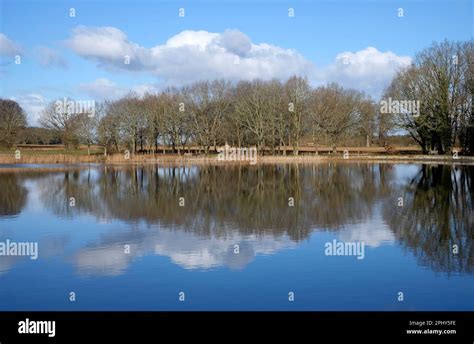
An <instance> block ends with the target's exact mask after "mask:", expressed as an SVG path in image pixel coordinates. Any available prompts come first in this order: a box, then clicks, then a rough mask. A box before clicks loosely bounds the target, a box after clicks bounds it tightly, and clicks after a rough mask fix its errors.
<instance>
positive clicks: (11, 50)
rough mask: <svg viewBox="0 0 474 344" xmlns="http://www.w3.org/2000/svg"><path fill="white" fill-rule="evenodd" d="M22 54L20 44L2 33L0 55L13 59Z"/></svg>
mask: <svg viewBox="0 0 474 344" xmlns="http://www.w3.org/2000/svg"><path fill="white" fill-rule="evenodd" d="M19 53H20V47H19V46H18V44H16V43H15V42H13V41H12V40H11V39H9V38H8V37H7V36H6V35H5V34H3V33H1V32H0V55H4V56H9V57H13V56H15V55H17V54H19Z"/></svg>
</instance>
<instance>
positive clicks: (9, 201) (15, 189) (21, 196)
mask: <svg viewBox="0 0 474 344" xmlns="http://www.w3.org/2000/svg"><path fill="white" fill-rule="evenodd" d="M0 190H1V191H0V217H1V216H14V215H17V214H19V213H20V212H21V210H22V209H23V207H24V206H25V204H26V198H27V196H28V190H27V189H26V188H25V187H24V186H23V185H22V183H21V179H20V178H19V176H18V175H16V174H14V173H5V174H1V175H0Z"/></svg>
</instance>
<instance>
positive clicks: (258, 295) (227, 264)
mask: <svg viewBox="0 0 474 344" xmlns="http://www.w3.org/2000/svg"><path fill="white" fill-rule="evenodd" d="M71 197H73V198H74V199H73V200H72V199H71ZM400 197H401V199H400ZM400 201H401V202H402V203H403V204H402V205H401V203H400ZM183 202H184V203H183ZM71 205H73V206H71ZM291 205H293V206H291ZM473 239H474V167H472V166H471V167H467V166H457V167H453V166H442V165H415V164H399V165H398V164H366V163H361V164H357V163H351V164H342V163H341V164H321V165H314V166H312V165H299V166H298V165H266V166H199V167H185V168H184V167H183V168H179V167H175V168H173V167H156V166H146V167H138V168H134V167H115V168H111V167H104V166H91V167H87V166H82V167H78V166H75V167H69V168H65V169H63V170H60V171H59V170H58V171H51V170H46V171H45V170H42V169H39V168H36V167H34V166H23V167H19V168H18V169H17V170H16V171H15V172H13V171H12V168H11V167H8V168H5V167H4V168H3V171H2V168H0V242H7V240H10V241H11V242H37V243H38V259H36V260H34V259H31V257H18V256H12V255H10V256H0V309H1V310H474V247H473V243H474V240H473ZM333 240H336V243H338V242H341V243H358V244H359V245H361V244H363V245H364V246H363V248H364V255H363V257H362V256H360V255H359V256H355V255H353V254H346V255H337V256H336V255H327V254H326V253H327V252H326V247H327V243H333V242H334V241H333ZM453 245H457V249H458V250H457V252H456V253H454V251H453V248H454V246H453ZM345 252H346V251H345ZM346 253H347V252H346ZM353 253H354V252H353ZM361 258H363V259H361ZM70 292H74V293H75V296H76V300H75V301H74V302H71V301H70V295H71V294H70ZM180 292H184V293H185V295H184V297H185V301H184V302H181V301H180V300H179V293H180ZM290 292H293V293H294V301H292V302H290V301H289V293H290ZM399 292H402V293H403V301H399V300H398V298H399V296H400V294H399ZM181 296H182V295H181Z"/></svg>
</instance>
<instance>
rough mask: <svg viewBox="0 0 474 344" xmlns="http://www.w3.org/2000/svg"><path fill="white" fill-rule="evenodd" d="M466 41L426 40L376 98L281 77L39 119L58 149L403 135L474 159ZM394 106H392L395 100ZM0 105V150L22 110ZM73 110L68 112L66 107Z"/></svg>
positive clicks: (48, 111)
mask: <svg viewBox="0 0 474 344" xmlns="http://www.w3.org/2000/svg"><path fill="white" fill-rule="evenodd" d="M473 91H474V81H473V41H467V42H450V41H444V42H442V43H434V44H433V45H431V46H430V47H429V48H427V49H425V50H423V51H422V52H420V53H419V54H417V55H416V56H415V58H414V60H413V62H412V64H411V65H410V66H409V67H408V68H405V69H402V70H400V71H398V73H397V74H396V75H395V77H394V79H393V80H392V82H391V84H390V85H389V86H388V87H387V89H386V90H385V91H384V93H383V95H382V98H381V99H380V100H379V101H378V102H377V101H375V100H374V99H373V98H372V97H370V96H368V95H367V94H365V93H364V92H362V91H359V90H355V89H347V88H344V87H342V86H340V85H338V84H337V83H330V84H326V85H322V86H319V87H311V86H310V84H309V82H308V80H307V79H306V78H303V77H300V76H293V77H291V78H289V79H288V80H286V81H280V80H269V81H268V80H267V81H265V80H259V79H256V80H253V81H240V82H230V81H226V80H211V81H200V82H196V83H193V84H190V85H186V86H182V87H179V88H177V87H169V88H167V89H165V90H162V91H161V92H158V93H149V94H145V95H144V96H141V97H140V96H138V95H136V94H133V93H129V94H128V95H126V96H124V97H122V98H120V99H118V100H114V101H106V102H103V103H97V104H95V107H94V111H93V114H92V113H91V112H90V111H83V112H77V111H75V109H76V108H75V107H74V104H72V107H71V108H68V107H67V106H66V107H62V108H61V109H60V110H59V111H58V106H57V102H51V103H50V104H49V105H48V106H47V107H46V108H45V109H44V111H43V112H42V114H41V116H40V119H39V123H40V125H41V127H42V128H44V129H47V130H48V132H49V133H53V134H54V135H53V137H52V138H50V139H53V140H54V139H55V140H57V141H59V142H61V143H63V144H64V145H65V146H66V147H70V146H77V145H78V144H85V145H87V146H90V145H93V144H98V145H102V146H104V147H105V148H106V149H107V151H109V152H110V151H120V150H123V149H129V150H130V151H131V152H135V153H137V152H141V151H152V152H158V151H159V150H160V147H163V146H168V147H171V148H172V150H173V151H174V152H180V150H182V149H184V148H185V147H186V146H190V145H197V146H199V147H202V151H203V152H204V153H206V154H207V153H209V152H210V151H211V150H212V149H215V147H217V146H220V145H224V144H229V145H232V146H236V147H249V146H255V147H257V149H258V150H259V151H262V150H263V149H266V150H268V151H269V152H270V154H287V148H288V147H289V148H290V150H291V152H292V154H295V155H297V154H298V153H299V147H300V145H302V144H308V143H311V144H313V145H314V146H315V151H317V146H318V145H325V146H330V147H333V148H334V149H335V147H336V146H337V145H341V144H345V143H346V142H347V141H348V140H351V141H352V142H354V140H355V139H357V140H359V141H358V142H359V144H360V143H362V142H363V144H364V145H366V146H370V145H372V144H378V145H382V146H383V145H384V144H385V141H386V138H387V136H389V135H393V133H408V134H409V135H410V136H411V137H412V138H413V140H414V141H415V142H416V143H418V144H419V145H420V147H421V148H422V150H423V152H424V153H428V152H429V151H437V152H438V153H439V154H450V153H451V150H452V148H453V147H454V146H456V147H457V146H459V147H461V148H462V153H465V154H474V112H473V106H472V94H473ZM386 99H390V100H392V99H393V100H395V101H396V102H398V103H400V104H404V103H406V102H413V103H414V104H416V105H417V106H416V109H412V108H409V109H406V108H403V106H402V107H399V106H397V107H396V109H395V108H394V107H393V106H392V107H389V108H388V109H387V107H385V108H384V107H382V106H381V103H382V102H383V101H384V100H386ZM398 103H397V104H398ZM15 104H16V103H15V102H13V101H11V100H0V109H1V113H0V122H1V123H2V124H1V125H0V144H2V145H7V146H11V145H13V144H15V142H17V141H18V137H19V132H21V128H22V127H24V126H25V125H26V119H25V114H24V112H23V111H22V110H21V108H20V107H19V106H18V104H16V105H15ZM71 109H73V111H71Z"/></svg>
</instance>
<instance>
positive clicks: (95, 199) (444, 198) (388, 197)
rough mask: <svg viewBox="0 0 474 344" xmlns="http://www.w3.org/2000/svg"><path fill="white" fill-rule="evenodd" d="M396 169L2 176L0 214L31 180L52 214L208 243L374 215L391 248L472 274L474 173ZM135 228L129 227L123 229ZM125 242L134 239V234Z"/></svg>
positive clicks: (280, 234) (219, 168) (350, 222)
mask: <svg viewBox="0 0 474 344" xmlns="http://www.w3.org/2000/svg"><path fill="white" fill-rule="evenodd" d="M396 166H397V165H393V164H370V163H347V164H345V163H336V164H335V163H324V164H312V165H298V164H286V165H284V164H282V165H258V166H249V165H206V166H170V167H159V166H151V165H150V166H139V167H133V166H116V167H111V166H100V167H97V168H90V169H71V170H66V171H61V172H54V173H53V172H51V173H47V174H46V173H40V172H35V173H3V174H1V175H0V186H1V188H2V191H3V192H2V193H0V216H5V215H12V214H17V213H19V212H20V211H21V209H22V207H24V206H25V203H26V197H27V189H26V187H25V186H24V185H25V184H24V182H25V181H26V180H28V179H31V178H34V179H35V180H37V190H39V199H40V200H41V202H42V203H43V205H44V206H45V207H46V208H47V209H49V210H50V211H52V212H53V213H54V214H56V215H58V216H61V217H67V218H74V217H75V216H78V215H79V214H88V215H92V216H95V217H97V218H98V219H101V220H102V219H105V220H114V219H118V220H121V221H124V222H128V223H131V224H140V223H145V224H146V225H148V226H152V225H156V226H158V227H160V228H167V229H170V230H172V231H180V232H182V233H184V234H186V235H187V234H190V235H191V234H192V235H193V236H196V237H201V238H207V239H208V240H210V239H212V240H221V241H224V240H225V239H227V238H229V237H230V236H232V235H233V234H234V233H237V234H238V236H239V237H240V238H245V237H252V238H269V237H271V238H274V239H278V238H289V239H290V240H291V241H293V242H298V241H301V240H304V239H306V238H308V237H309V235H310V234H311V233H312V232H313V231H315V230H331V231H336V230H339V229H342V228H344V229H347V228H352V227H355V226H354V225H355V224H358V223H370V222H369V220H370V219H371V218H373V217H374V216H380V215H382V217H383V220H384V221H385V223H386V224H387V225H388V226H389V227H390V229H391V231H393V233H394V235H395V237H396V238H397V240H398V241H399V242H400V243H402V244H403V245H404V246H405V247H406V248H407V249H409V250H410V251H413V252H414V254H415V256H416V257H418V259H419V260H420V262H421V263H422V264H425V265H427V266H430V267H431V268H432V269H434V270H437V271H446V272H448V273H450V272H468V273H472V272H473V268H474V261H473V255H474V253H473V252H474V250H473V247H472V243H473V236H474V230H473V229H474V210H473V209H474V205H473V203H474V191H473V190H474V187H473V176H474V167H472V166H461V167H456V166H448V165H439V166H438V165H419V166H418V169H419V170H418V172H416V173H413V174H412V176H411V177H410V178H409V179H407V180H406V181H405V180H404V179H403V178H402V177H400V176H397V175H396V174H395V171H396V170H397V168H396ZM400 169H402V170H403V168H401V167H400ZM40 176H41V178H39V177H40ZM71 197H73V198H74V203H75V204H74V206H71V204H70V202H71ZM398 197H403V202H404V204H403V206H402V207H398V206H397V203H398ZM180 200H184V205H183V206H180ZM293 200H294V206H291V203H292V201H293ZM137 227H138V226H134V225H132V226H130V228H132V229H131V231H134V229H133V228H137ZM135 231H136V230H135ZM368 233H369V235H370V233H371V232H370V231H369V232H368ZM155 236H156V235H155ZM133 237H134V238H135V239H137V238H138V236H137V235H136V233H135V234H134V236H133ZM156 237H157V238H159V237H160V236H159V235H158V236H156ZM144 238H146V240H150V241H153V240H154V239H153V240H152V239H150V238H151V237H150V236H146V235H145V236H144ZM177 238H178V237H176V238H175V237H173V238H171V237H170V238H168V240H170V241H173V242H175V241H177V240H178V239H177ZM109 240H110V242H111V243H113V244H114V245H119V244H120V242H121V240H122V239H121V238H119V237H118V238H114V237H113V235H112V237H111V238H109ZM137 240H138V239H137ZM144 240H145V239H144ZM160 240H161V239H160ZM285 240H286V239H285ZM209 242H211V241H209ZM98 244H100V243H98ZM102 244H103V243H102ZM227 244H229V245H230V241H229V242H228V243H227ZM227 244H226V245H227ZM285 245H286V244H285ZM453 245H457V247H458V252H457V253H456V254H455V253H453ZM142 246H143V250H144V251H146V250H149V248H148V247H147V246H146V245H142ZM223 247H224V246H223ZM227 249H228V248H227V246H225V248H221V249H220V250H219V256H224V253H225V252H227V251H226V250H227ZM162 251H163V252H165V251H167V250H166V248H162Z"/></svg>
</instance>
